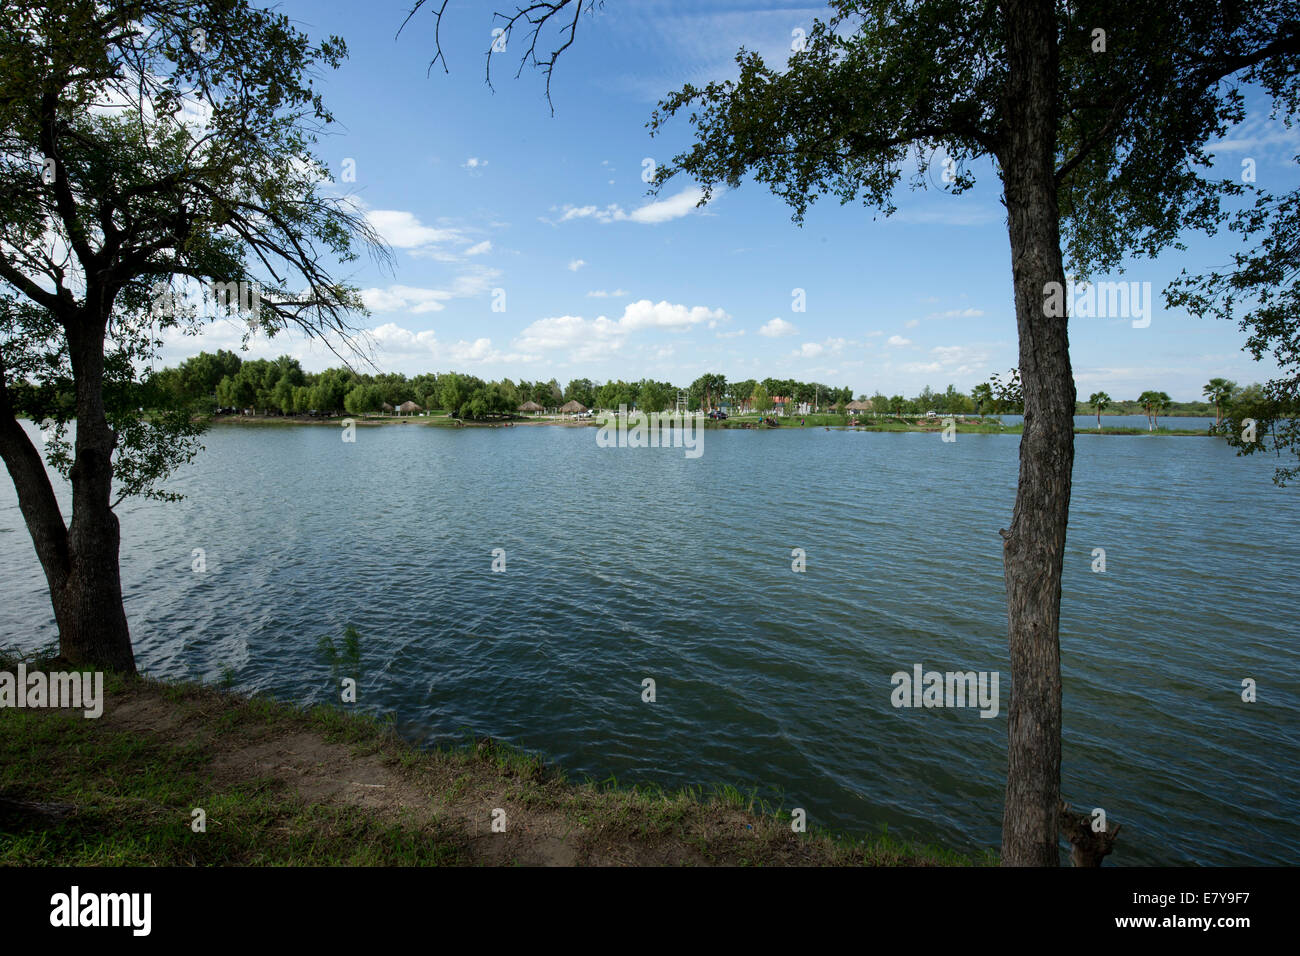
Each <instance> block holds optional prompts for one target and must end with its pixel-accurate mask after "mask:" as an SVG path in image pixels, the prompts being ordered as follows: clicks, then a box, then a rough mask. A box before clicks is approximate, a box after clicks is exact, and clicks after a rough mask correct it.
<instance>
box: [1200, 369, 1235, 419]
mask: <svg viewBox="0 0 1300 956" xmlns="http://www.w3.org/2000/svg"><path fill="white" fill-rule="evenodd" d="M1201 393H1202V394H1203V395H1204V396H1205V397H1206V398H1208V399H1209V400H1210V401H1212V402H1213V403H1214V425H1215V427H1216V428H1217V427H1218V426H1219V425H1220V424H1222V422H1223V406H1224V405H1226V404H1227V403H1228V402H1229V401H1230V400H1231V399H1232V396H1233V395H1235V394H1236V393H1237V383H1236V382H1230V381H1228V380H1227V379H1226V378H1212V379H1210V380H1209V382H1207V383H1206V385H1205V388H1203V389H1201Z"/></svg>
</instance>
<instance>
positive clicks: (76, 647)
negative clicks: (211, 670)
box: [0, 313, 135, 674]
mask: <svg viewBox="0 0 1300 956" xmlns="http://www.w3.org/2000/svg"><path fill="white" fill-rule="evenodd" d="M65 330H66V332H65V334H67V336H68V346H69V353H70V355H71V358H72V370H73V376H74V380H75V382H76V392H77V395H76V398H77V421H76V435H77V437H76V445H75V458H74V463H73V466H72V470H71V475H70V477H71V479H72V523H71V525H66V526H65V525H64V522H63V514H62V512H61V511H60V509H59V503H58V500H57V498H56V497H55V495H54V489H53V487H52V486H51V484H50V480H49V475H48V473H47V472H46V470H45V463H44V461H42V459H41V453H40V451H39V450H38V449H37V448H36V446H35V445H33V444H32V441H31V439H30V438H28V436H27V433H26V432H24V431H23V429H22V426H21V425H19V424H18V421H17V418H16V416H15V410H14V408H13V406H12V403H11V401H10V396H9V393H8V389H7V387H6V382H5V380H4V377H3V374H2V373H3V369H0V457H3V458H4V462H5V466H6V467H7V468H8V470H9V474H10V476H11V477H12V478H13V482H14V488H15V490H16V491H17V493H18V506H19V510H21V511H22V514H23V520H24V521H25V523H26V524H27V530H28V533H29V534H30V535H31V538H32V544H33V545H34V546H35V548H36V556H37V558H38V559H39V560H40V562H41V569H42V570H43V571H44V572H45V579H46V582H47V583H48V584H49V587H50V603H51V605H52V606H53V608H54V619H55V622H56V623H57V624H58V628H59V653H60V654H61V655H62V656H64V657H66V658H67V659H68V660H69V661H71V662H72V663H73V664H76V665H78V666H85V667H93V668H98V669H103V670H111V671H118V672H122V673H128V674H134V673H135V655H134V654H133V653H132V650H131V634H130V630H129V629H128V628H127V623H126V611H125V609H124V608H123V606H122V579H121V572H120V570H119V565H118V544H119V540H120V533H119V527H118V521H117V515H115V514H114V513H113V510H112V508H111V507H110V503H111V495H112V486H113V463H112V457H113V449H114V448H115V447H116V445H117V436H116V435H115V434H114V432H113V430H112V429H111V428H110V427H109V425H108V421H107V419H106V417H105V414H104V400H103V377H104V322H99V321H95V320H93V319H92V320H90V321H88V322H87V321H86V320H85V318H84V313H82V315H81V317H79V318H73V319H70V320H69V321H68V322H67V323H66V324H65Z"/></svg>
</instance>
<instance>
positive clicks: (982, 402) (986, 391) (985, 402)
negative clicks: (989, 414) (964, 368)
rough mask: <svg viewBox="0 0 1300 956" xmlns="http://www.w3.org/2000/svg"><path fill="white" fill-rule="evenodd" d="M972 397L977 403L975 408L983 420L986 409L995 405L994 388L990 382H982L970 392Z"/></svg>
mask: <svg viewBox="0 0 1300 956" xmlns="http://www.w3.org/2000/svg"><path fill="white" fill-rule="evenodd" d="M970 397H971V398H972V399H973V400H974V401H975V407H976V408H977V409H978V410H979V413H980V417H981V418H983V417H984V409H985V408H986V407H988V406H990V405H992V404H993V386H991V385H989V383H988V382H980V383H979V384H978V385H976V386H975V387H974V388H972V389H971V390H970Z"/></svg>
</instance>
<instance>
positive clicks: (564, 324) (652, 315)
mask: <svg viewBox="0 0 1300 956" xmlns="http://www.w3.org/2000/svg"><path fill="white" fill-rule="evenodd" d="M727 318H730V316H728V315H727V313H726V312H724V311H723V310H722V309H709V308H705V307H704V306H699V305H697V306H693V307H689V308H688V307H687V306H684V305H674V304H672V303H670V302H651V301H650V300H649V299H641V300H639V301H637V302H632V303H629V304H628V305H627V306H626V308H624V310H623V314H622V316H620V317H619V318H618V319H617V320H614V319H610V318H608V317H607V316H603V315H602V316H598V317H596V318H595V319H591V320H588V319H585V318H583V317H582V316H580V315H561V316H553V317H550V318H545V319H538V320H537V321H536V322H534V323H532V324H531V325H529V326H528V327H527V328H526V329H524V330H523V331H522V332H520V333H519V335H518V337H517V338H516V339H515V347H516V348H519V349H523V350H524V351H528V352H544V351H552V350H555V349H562V348H572V349H575V351H574V353H573V359H574V360H584V359H591V358H596V357H599V356H601V355H605V354H608V353H609V352H612V351H617V350H618V349H620V348H622V347H623V344H624V343H625V342H626V341H627V338H628V336H629V335H631V334H632V333H633V332H639V331H643V330H646V329H666V330H668V331H682V330H685V329H688V328H691V327H692V326H695V325H698V324H700V323H707V322H709V321H711V320H717V319H727Z"/></svg>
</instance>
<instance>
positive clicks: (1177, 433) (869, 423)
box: [212, 415, 1215, 438]
mask: <svg viewBox="0 0 1300 956" xmlns="http://www.w3.org/2000/svg"><path fill="white" fill-rule="evenodd" d="M802 417H803V419H804V420H805V422H806V423H805V424H803V425H800V424H799V416H786V417H785V418H783V419H778V421H779V423H780V424H779V425H778V426H776V427H771V426H767V425H763V424H761V423H759V422H758V421H757V420H756V419H755V418H754V417H752V416H751V417H746V418H740V419H726V420H723V421H715V420H713V419H707V418H706V419H705V420H704V421H703V422H702V423H701V425H702V426H703V427H705V428H708V429H712V430H718V429H722V430H729V431H781V430H785V429H794V430H803V431H806V430H809V429H817V428H821V429H825V430H831V429H834V430H838V431H860V432H903V433H910V432H942V431H943V428H944V425H943V421H944V419H943V417H939V418H932V419H912V418H902V419H883V420H882V419H869V420H866V421H860V422H858V421H851V420H850V421H846V420H845V419H844V417H843V416H840V415H806V416H802ZM1105 417H1106V416H1104V415H1103V416H1102V419H1103V421H1104V420H1105ZM1171 417H1173V416H1171ZM1190 417H1195V416H1190ZM832 419H833V420H832ZM344 421H351V422H353V423H354V424H356V425H359V426H365V427H368V428H370V427H377V426H381V425H423V426H426V427H433V428H513V427H536V426H541V425H546V426H559V427H563V428H592V427H598V426H600V425H601V424H602V419H601V418H598V417H597V418H588V419H575V418H513V419H503V420H500V421H492V420H484V421H474V420H469V419H454V418H451V417H450V416H447V415H433V416H421V415H404V416H396V415H375V416H371V417H368V418H367V417H360V416H352V415H349V416H344V417H335V418H302V417H299V416H293V415H284V416H280V415H248V416H244V415H222V416H219V417H216V418H213V419H212V424H214V425H233V426H242V427H265V426H275V425H281V426H293V425H315V426H322V425H323V426H329V427H331V428H338V427H340V426H342V424H343V422H344ZM955 425H956V430H957V434H965V435H969V434H975V435H1019V434H1022V433H1023V431H1024V425H1023V424H1022V423H1020V422H1015V423H1012V424H999V423H998V422H997V421H996V420H984V421H980V420H978V419H970V418H966V419H959V420H957V421H956V422H955ZM1074 433H1075V434H1076V435H1126V436H1130V437H1132V436H1141V435H1148V436H1152V437H1174V438H1187V437H1201V438H1213V437H1215V436H1213V435H1211V434H1210V433H1209V432H1208V431H1207V430H1206V429H1203V428H1197V429H1190V428H1166V427H1164V426H1161V427H1159V428H1156V429H1155V430H1154V431H1149V430H1147V429H1145V428H1137V427H1132V426H1122V427H1121V426H1112V427H1110V428H1107V427H1105V426H1104V425H1103V427H1102V429H1101V431H1098V430H1097V429H1096V428H1095V427H1093V428H1081V427H1076V428H1075V429H1074Z"/></svg>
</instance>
